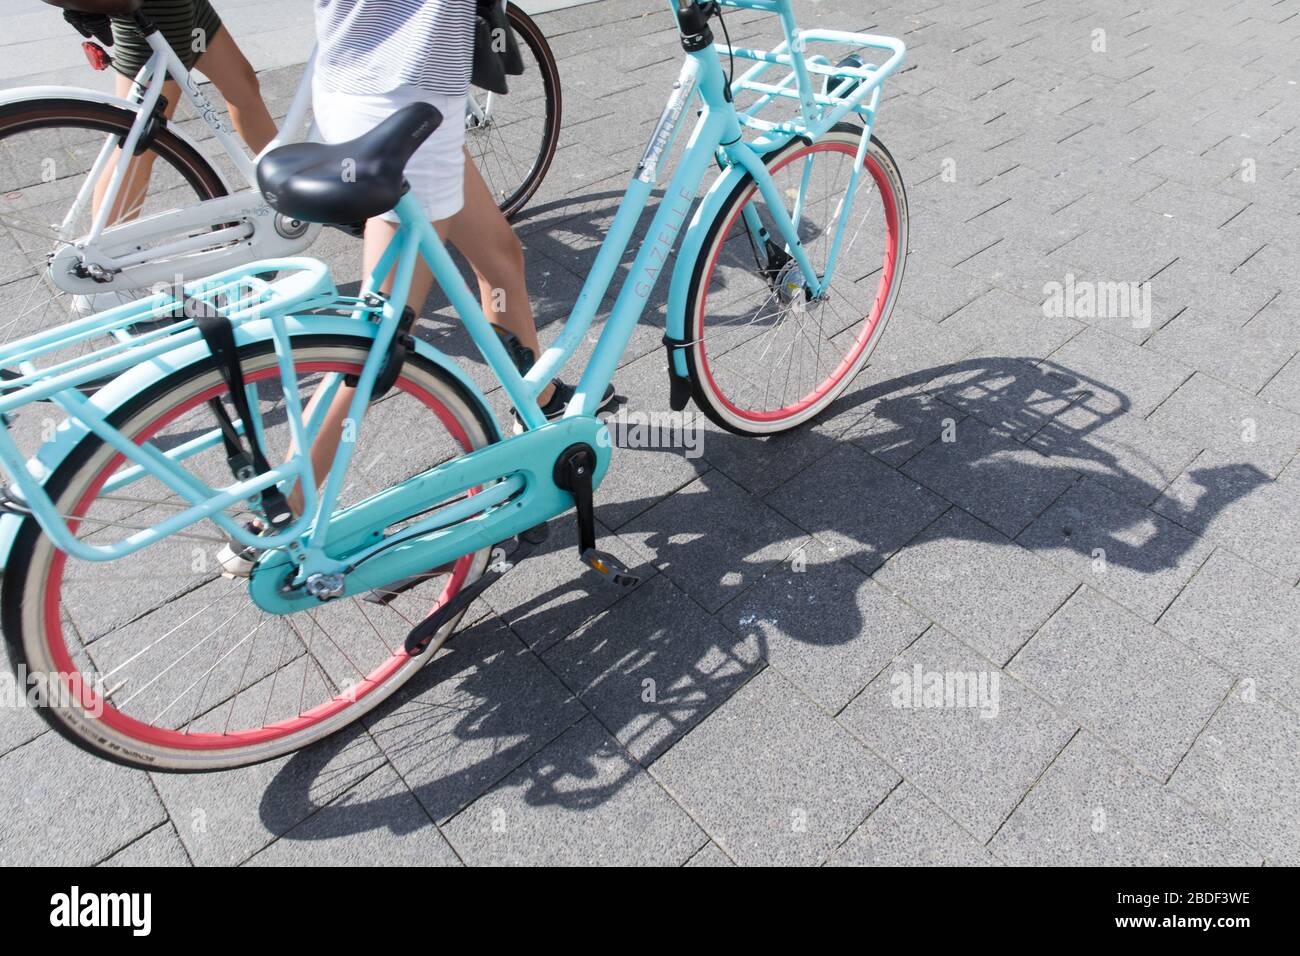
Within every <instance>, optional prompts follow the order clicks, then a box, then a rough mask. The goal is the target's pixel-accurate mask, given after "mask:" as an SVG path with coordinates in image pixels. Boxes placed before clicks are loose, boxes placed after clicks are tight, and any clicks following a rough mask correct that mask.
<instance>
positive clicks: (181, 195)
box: [0, 5, 560, 340]
mask: <svg viewBox="0 0 1300 956" xmlns="http://www.w3.org/2000/svg"><path fill="white" fill-rule="evenodd" d="M508 14H509V19H510V25H511V27H512V29H513V30H514V31H515V35H516V37H517V38H518V41H519V49H520V53H521V55H522V57H523V59H524V64H525V70H524V74H523V75H522V76H517V77H511V78H510V93H509V95H507V96H497V95H495V94H492V93H487V92H485V91H482V90H476V89H475V90H471V96H470V103H469V107H468V109H467V111H466V117H465V124H466V142H467V145H468V147H469V150H470V154H471V156H472V157H473V158H474V160H475V162H476V164H477V165H478V167H479V170H480V171H481V172H482V173H483V176H484V179H485V180H486V181H487V183H488V185H489V187H490V188H492V189H493V192H494V195H496V196H497V197H498V202H499V204H500V205H501V208H502V210H503V211H504V212H505V213H506V214H507V215H508V216H509V215H513V214H514V213H516V212H518V211H519V209H521V208H522V207H523V206H524V205H525V204H526V203H527V202H528V200H529V199H530V198H531V197H532V195H533V193H534V192H535V191H536V190H537V187H538V186H539V185H540V183H541V181H542V178H543V177H544V176H545V175H546V171H547V169H548V168H549V166H550V163H551V159H552V157H553V156H554V153H555V148H556V143H557V141H558V137H559V128H560V85H559V73H558V71H557V69H556V66H555V59H554V57H553V56H552V54H551V50H550V47H549V46H548V45H547V43H546V39H545V37H543V36H542V33H541V31H540V30H538V28H537V26H536V24H534V23H533V21H532V20H531V19H530V18H529V17H528V16H527V14H525V13H524V12H523V11H522V10H519V9H518V8H517V7H515V6H513V5H511V6H510V7H509V8H508ZM135 17H136V22H137V25H138V26H139V27H140V29H141V32H142V33H143V34H144V35H145V38H146V39H147V41H148V43H149V46H150V47H151V48H152V50H153V55H152V56H151V57H150V59H149V61H148V63H146V64H145V66H144V67H143V68H142V69H141V71H140V73H139V74H138V75H137V76H136V78H135V85H134V87H133V89H132V93H131V95H130V96H129V97H128V98H121V97H118V96H114V95H113V94H111V93H101V92H96V91H93V90H88V89H80V88H76V87H64V86H39V87H25V88H20V89H14V90H10V91H7V92H5V93H2V94H0V244H2V245H0V303H2V304H3V305H4V306H5V307H6V315H7V318H6V322H5V324H4V325H3V326H0V340H5V339H8V338H11V337H12V336H13V335H14V334H15V333H16V334H20V335H21V334H29V333H31V332H32V331H34V330H37V329H42V328H47V327H50V326H53V325H57V324H60V323H63V322H66V321H68V318H69V313H74V312H80V313H88V312H99V311H102V310H104V309H106V308H110V307H113V306H115V305H117V304H120V303H121V302H124V301H128V300H130V299H133V298H136V297H138V296H139V295H140V294H141V293H142V292H144V291H150V290H153V289H156V288H157V287H158V286H160V285H161V284H164V283H165V284H169V285H170V284H172V283H174V282H175V281H176V277H177V276H178V275H181V276H184V277H185V278H186V280H193V279H198V278H203V277H205V276H209V275H212V274H214V273H217V272H220V271H222V270H224V269H228V268H231V267H233V266H239V265H243V264H245V263H248V262H252V261H256V260H261V259H268V258H280V257H284V256H294V255H297V254H299V253H301V252H302V251H303V250H305V249H306V248H307V247H308V246H310V245H311V244H312V242H313V241H314V240H315V239H316V236H317V234H318V232H319V231H320V229H321V226H320V225H319V224H315V223H308V222H304V221H302V220H298V219H294V218H292V217H287V216H282V215H280V214H278V213H276V212H275V211H274V210H273V209H271V208H270V207H269V206H268V205H267V204H266V202H265V200H264V199H263V198H262V195H261V193H260V192H258V190H257V187H256V174H255V166H256V159H255V158H252V157H250V156H249V155H248V153H247V152H246V151H245V149H244V147H243V145H242V144H241V143H240V142H239V140H238V138H237V137H236V136H235V134H234V132H233V130H231V129H230V127H229V126H228V125H227V123H226V121H225V120H223V118H222V115H221V111H220V109H219V108H218V107H215V106H214V105H213V103H212V102H211V101H210V100H209V98H208V95H207V94H206V93H205V92H204V90H203V89H202V88H201V87H200V86H199V83H198V81H197V80H196V79H195V77H194V76H193V74H191V73H190V72H189V71H188V70H187V69H186V68H185V66H184V65H183V64H182V63H181V61H180V59H179V58H178V57H177V56H176V54H175V53H174V52H173V51H172V49H171V47H170V46H169V45H168V44H167V41H166V40H165V39H164V38H163V36H162V34H161V33H160V32H159V31H157V30H156V29H154V27H153V25H152V24H151V23H150V22H149V20H148V18H147V17H145V16H144V15H143V14H142V13H140V12H139V11H138V10H137V11H136V13H135ZM101 53H102V51H101ZM314 62H315V52H314V51H313V53H312V56H311V57H310V58H309V59H308V61H307V64H306V67H305V68H304V70H303V74H302V77H301V79H300V80H299V83H298V87H297V90H296V92H295V94H294V96H293V100H292V102H291V104H290V106H289V109H288V112H287V114H286V115H285V118H284V121H283V122H282V123H281V125H280V127H279V130H278V132H277V134H276V136H275V138H274V139H273V140H272V141H271V142H270V143H269V144H268V145H267V147H266V150H268V151H269V150H271V149H274V148H275V147H277V146H281V145H284V144H286V143H292V142H300V141H303V140H304V139H315V138H316V130H315V126H314V124H309V121H308V114H309V110H310V103H311V79H312V73H313V66H314ZM92 65H93V66H94V65H96V64H95V62H94V61H93V60H92ZM98 68H102V64H99V65H98ZM169 78H170V79H172V80H175V81H176V82H177V84H178V85H179V86H180V88H181V91H182V95H183V96H184V98H185V100H186V101H188V103H189V104H190V107H191V108H192V110H193V114H194V116H195V117H197V120H196V121H195V125H198V124H201V125H202V126H204V127H206V128H207V129H208V130H210V131H211V133H212V137H213V140H214V142H215V144H216V147H218V148H219V151H220V154H221V156H222V159H224V161H225V165H226V166H227V167H228V169H229V171H230V172H229V174H227V173H223V171H222V166H221V165H218V164H214V163H213V162H212V161H211V160H210V159H209V158H208V157H207V156H205V155H204V151H203V150H202V149H201V148H200V146H199V144H198V143H197V142H196V139H195V137H194V136H193V135H192V134H191V133H189V132H187V131H186V129H184V128H183V126H182V124H181V123H179V122H178V121H177V120H176V119H173V120H171V121H168V120H167V118H166V116H165V115H164V108H165V106H166V102H165V100H164V98H163V86H164V83H165V82H166V81H167V80H168V79H169ZM185 125H189V124H185ZM214 151H215V150H214ZM145 154H150V155H151V157H152V165H151V171H150V173H149V179H148V187H147V189H143V188H140V187H139V186H138V184H132V183H127V182H125V181H126V179H127V176H128V170H129V169H130V168H131V167H132V166H133V164H132V162H131V157H133V156H144V155H145ZM124 188H125V190H126V192H125V194H124V192H123V190H124ZM123 195H125V196H126V197H127V202H126V203H122V202H120V201H119V200H120V198H121V197H122V196H123ZM110 219H111V220H112V221H110ZM340 225H342V226H344V227H345V228H349V229H351V230H355V229H357V228H359V224H340Z"/></svg>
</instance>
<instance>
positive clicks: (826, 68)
mask: <svg viewBox="0 0 1300 956" xmlns="http://www.w3.org/2000/svg"><path fill="white" fill-rule="evenodd" d="M720 2H721V4H722V5H723V6H724V7H739V8H742V9H748V10H758V11H763V12H767V13H774V14H776V15H777V16H778V17H779V18H780V20H781V28H782V31H783V32H784V34H785V39H784V40H783V41H782V42H781V43H780V44H778V45H777V46H776V47H775V48H773V49H771V50H755V49H750V48H747V47H738V46H728V45H727V44H725V43H718V52H719V53H720V54H722V55H724V56H725V55H727V54H730V55H732V56H734V57H736V58H737V59H742V60H749V61H752V62H753V65H752V66H751V67H750V68H749V69H747V70H746V71H745V72H744V73H743V74H741V75H740V76H738V77H735V78H734V79H733V80H732V84H731V91H732V95H733V96H735V95H737V94H742V93H749V94H752V95H754V96H755V97H756V99H755V101H754V102H753V103H751V104H749V105H748V106H746V107H745V108H743V109H742V108H741V107H740V106H739V105H738V106H737V110H736V112H737V114H738V115H739V117H740V121H741V123H742V124H744V125H745V126H747V127H749V128H750V129H753V130H755V131H757V132H760V133H763V134H767V135H770V134H773V133H786V134H798V133H804V132H806V131H807V130H808V129H827V128H829V127H831V126H833V125H834V124H835V123H838V122H839V121H840V120H841V119H843V118H844V117H845V116H847V115H848V114H849V113H855V114H857V115H859V116H861V117H862V119H863V122H864V124H865V126H866V128H867V130H868V131H869V130H870V129H871V127H872V125H873V123H874V121H875V115H876V108H877V106H878V105H879V103H880V91H881V87H882V85H883V83H884V81H885V80H886V79H887V78H888V77H889V76H890V75H892V74H893V73H894V72H895V71H897V70H898V68H899V67H900V66H901V65H902V63H903V58H904V56H905V55H906V48H905V47H904V45H903V43H902V41H901V40H896V39H894V38H893V37H886V36H875V35H873V34H869V33H849V32H845V31H843V30H800V29H799V28H798V27H797V26H796V25H795V22H794V11H793V10H792V9H791V4H790V0H720ZM819 44H824V45H829V46H832V47H840V48H842V49H843V50H844V52H845V53H846V54H847V55H846V56H844V57H843V58H842V59H840V60H839V61H838V62H835V63H832V61H831V59H830V57H828V56H826V55H825V54H824V53H814V54H812V55H809V53H808V49H809V47H810V46H813V45H819ZM861 50H870V51H878V52H880V53H883V54H887V55H886V56H885V57H884V59H883V60H882V62H880V63H879V64H875V63H869V62H866V61H865V60H864V59H863V58H862V56H860V55H858V51H861ZM778 68H784V69H785V73H784V75H783V76H781V77H780V78H779V79H772V78H769V74H770V73H771V72H772V71H773V70H775V69H778ZM818 79H819V80H820V81H821V82H820V88H819V87H818V83H817V80H818ZM783 100H792V101H795V102H796V103H797V104H798V106H799V113H798V119H797V120H796V119H790V120H783V121H779V122H772V121H769V120H765V119H760V118H759V117H758V115H757V114H758V112H759V111H760V110H763V109H765V108H767V107H770V106H771V105H773V104H774V103H777V102H780V101H783Z"/></svg>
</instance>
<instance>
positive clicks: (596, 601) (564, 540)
mask: <svg viewBox="0 0 1300 956" xmlns="http://www.w3.org/2000/svg"><path fill="white" fill-rule="evenodd" d="M549 526H550V532H549V534H548V536H547V538H546V541H544V542H543V543H542V544H541V545H540V546H539V547H538V549H537V550H536V551H534V552H533V553H532V555H530V556H529V557H528V558H527V559H525V560H524V561H521V562H519V563H518V564H516V565H515V567H514V568H513V569H511V571H510V573H509V574H507V575H505V577H503V578H501V579H500V580H499V581H498V582H497V583H496V584H493V585H492V587H490V588H488V590H487V591H485V592H484V595H483V596H484V600H485V601H486V602H487V603H488V604H490V605H491V606H492V608H493V609H494V610H495V611H496V612H497V613H498V614H499V615H500V616H501V619H502V620H504V621H505V622H506V623H507V624H509V625H510V628H511V630H513V631H514V632H515V633H516V634H518V635H519V637H520V638H522V639H523V641H524V643H525V644H527V645H528V646H529V647H531V648H532V649H533V650H534V651H536V652H537V653H539V654H540V653H541V652H543V651H545V650H546V649H547V648H548V647H550V646H551V645H552V644H554V643H555V642H556V641H558V640H562V639H563V638H564V637H565V636H566V635H568V634H571V633H573V631H574V630H576V629H577V628H578V627H579V626H581V625H582V624H584V623H585V622H587V621H589V620H591V619H592V618H593V617H595V616H596V615H597V614H599V613H600V612H601V611H603V610H605V609H606V608H608V607H609V606H611V605H612V604H613V603H614V602H615V601H618V600H619V599H620V598H622V597H624V596H625V595H626V594H627V593H628V592H627V591H625V590H624V589H623V588H622V587H621V586H618V585H615V584H612V583H611V582H609V581H606V580H605V579H604V578H603V577H601V575H600V574H598V573H597V572H596V571H594V570H592V569H591V568H589V567H587V565H585V564H583V563H582V562H581V561H580V560H578V524H577V520H576V519H575V517H574V516H573V515H572V514H566V515H561V516H560V517H559V518H554V519H552V520H551V521H550V523H549ZM596 547H598V548H600V549H601V550H603V551H608V552H609V553H610V554H613V555H614V556H615V557H616V558H618V559H619V560H620V561H622V562H623V563H624V564H626V565H627V566H628V567H629V568H630V569H631V570H632V573H633V574H636V575H637V576H638V577H640V578H641V580H642V581H645V580H647V579H649V578H650V577H651V576H653V575H654V574H656V573H657V569H656V568H655V567H654V565H652V564H650V563H649V562H647V561H644V560H642V559H641V557H640V555H639V554H638V553H637V551H636V550H635V549H634V548H633V547H632V546H631V545H629V544H628V543H627V542H625V541H623V540H622V539H621V538H619V536H618V535H616V534H614V533H613V532H612V531H609V530H607V529H606V528H604V527H603V526H601V525H600V524H599V522H597V529H596Z"/></svg>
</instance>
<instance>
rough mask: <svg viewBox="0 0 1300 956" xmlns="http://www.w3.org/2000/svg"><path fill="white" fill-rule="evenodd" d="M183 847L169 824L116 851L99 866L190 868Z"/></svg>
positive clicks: (188, 859)
mask: <svg viewBox="0 0 1300 956" xmlns="http://www.w3.org/2000/svg"><path fill="white" fill-rule="evenodd" d="M191 865H192V864H191V863H190V858H189V856H188V855H187V854H186V853H185V847H184V845H183V844H182V843H181V841H180V837H178V836H177V835H176V830H175V829H174V828H173V827H172V825H171V823H170V822H168V823H164V824H162V825H161V826H159V827H157V828H156V829H153V830H150V831H149V832H148V833H146V834H145V835H144V836H142V837H140V839H138V840H136V841H135V842H134V843H132V844H129V845H128V846H124V847H123V848H122V849H120V850H118V851H117V852H116V853H114V854H113V855H112V856H110V857H109V858H108V859H107V860H105V861H104V862H103V863H101V864H100V866H151V867H153V866H156V867H162V866H191Z"/></svg>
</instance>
